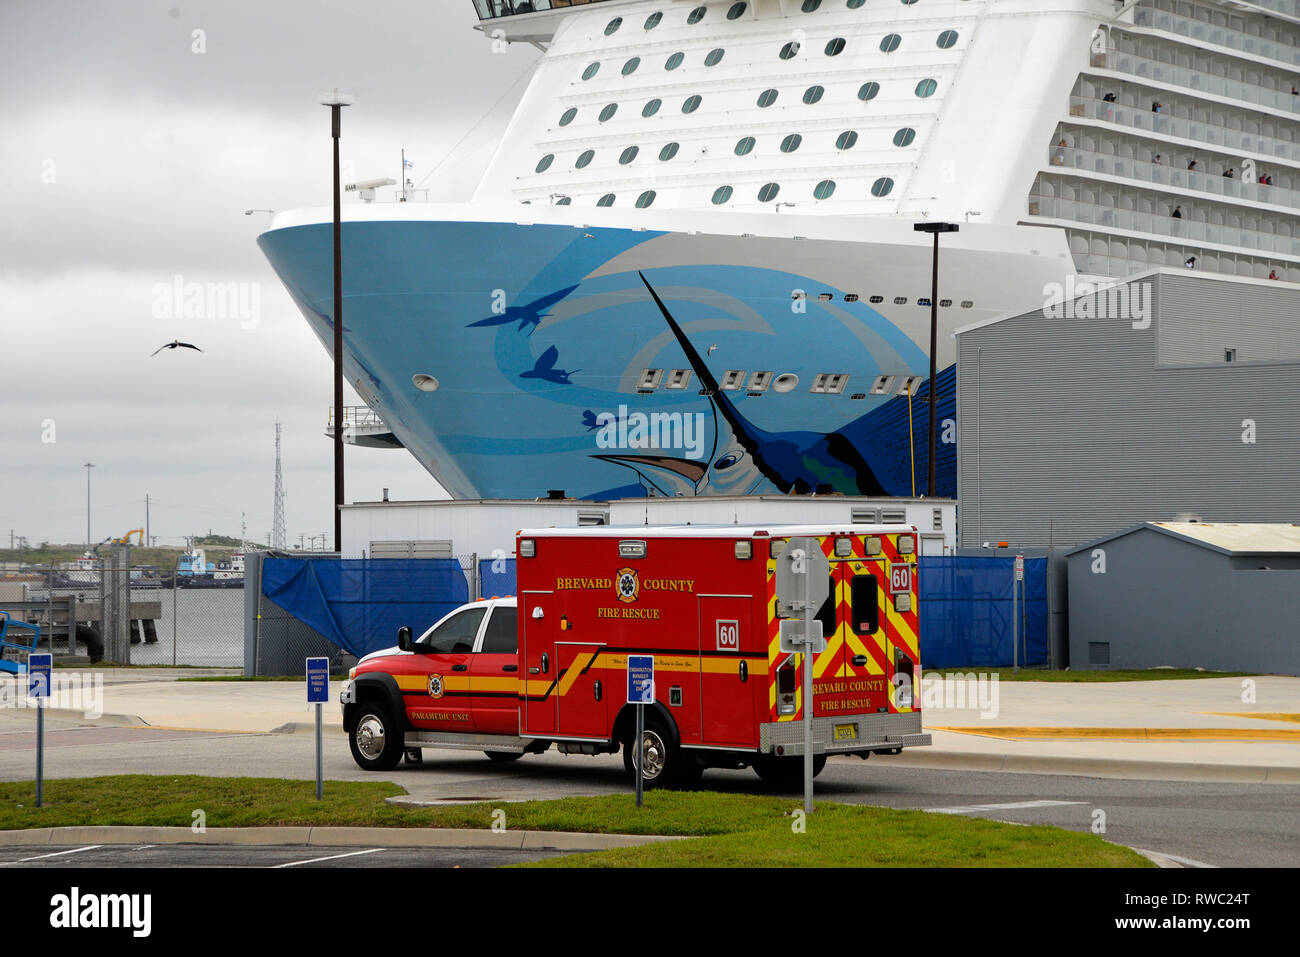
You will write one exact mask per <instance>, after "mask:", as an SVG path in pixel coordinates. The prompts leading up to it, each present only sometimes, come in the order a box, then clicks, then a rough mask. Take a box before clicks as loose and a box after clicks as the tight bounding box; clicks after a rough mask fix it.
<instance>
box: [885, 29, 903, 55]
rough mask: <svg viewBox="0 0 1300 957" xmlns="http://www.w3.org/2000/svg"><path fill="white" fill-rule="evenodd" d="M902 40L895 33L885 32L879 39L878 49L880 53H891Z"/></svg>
mask: <svg viewBox="0 0 1300 957" xmlns="http://www.w3.org/2000/svg"><path fill="white" fill-rule="evenodd" d="M902 42H903V38H902V37H900V36H899V35H898V34H897V33H889V34H886V35H885V36H884V37H882V38H881V40H880V50H881V52H882V53H893V52H894V51H895V50H897V49H898V47H899V45H900V44H901V43H902Z"/></svg>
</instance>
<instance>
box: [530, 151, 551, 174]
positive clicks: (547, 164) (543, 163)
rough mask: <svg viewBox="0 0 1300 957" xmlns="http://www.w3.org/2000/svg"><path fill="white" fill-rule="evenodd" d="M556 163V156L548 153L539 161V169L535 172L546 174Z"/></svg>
mask: <svg viewBox="0 0 1300 957" xmlns="http://www.w3.org/2000/svg"><path fill="white" fill-rule="evenodd" d="M554 162H555V154H554V153H547V154H546V155H545V156H543V157H542V158H541V159H539V160H538V161H537V169H536V170H535V172H538V173H545V172H546V171H547V170H548V169H550V168H551V164H552V163H554Z"/></svg>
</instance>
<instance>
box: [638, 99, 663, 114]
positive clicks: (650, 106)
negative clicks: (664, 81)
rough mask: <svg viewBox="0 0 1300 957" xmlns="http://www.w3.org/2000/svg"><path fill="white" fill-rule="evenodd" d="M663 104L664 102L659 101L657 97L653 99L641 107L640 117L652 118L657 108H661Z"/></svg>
mask: <svg viewBox="0 0 1300 957" xmlns="http://www.w3.org/2000/svg"><path fill="white" fill-rule="evenodd" d="M663 102H664V101H663V100H661V99H659V98H658V97H655V98H654V99H653V100H649V101H647V103H646V105H645V106H643V107H641V115H642V116H654V115H655V114H656V113H658V112H659V107H661V106H663Z"/></svg>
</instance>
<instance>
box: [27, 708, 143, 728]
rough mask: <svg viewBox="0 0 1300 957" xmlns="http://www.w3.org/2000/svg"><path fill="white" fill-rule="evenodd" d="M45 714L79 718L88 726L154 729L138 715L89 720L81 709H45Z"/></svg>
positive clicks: (105, 715) (110, 716)
mask: <svg viewBox="0 0 1300 957" xmlns="http://www.w3.org/2000/svg"><path fill="white" fill-rule="evenodd" d="M44 711H45V713H46V714H47V715H49V716H50V717H52V718H77V719H80V720H81V721H83V722H85V723H86V724H93V725H96V726H98V727H107V728H128V727H152V725H150V724H149V722H148V721H146V720H145V719H144V718H142V717H140V716H139V715H138V714H109V713H105V714H101V715H100V716H99V717H98V718H87V717H86V712H85V711H84V710H81V709H79V708H45V709H44Z"/></svg>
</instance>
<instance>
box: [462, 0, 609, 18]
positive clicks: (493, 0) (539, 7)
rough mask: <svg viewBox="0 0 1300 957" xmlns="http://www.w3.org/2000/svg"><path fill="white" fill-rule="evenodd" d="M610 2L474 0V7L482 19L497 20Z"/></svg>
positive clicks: (607, 0) (582, 0)
mask: <svg viewBox="0 0 1300 957" xmlns="http://www.w3.org/2000/svg"><path fill="white" fill-rule="evenodd" d="M609 2H610V0H474V9H475V10H477V11H478V18H479V19H480V20H496V19H499V18H501V17H517V16H520V15H522V14H525V13H541V12H543V11H546V10H564V9H568V8H569V7H581V6H584V5H586V4H588V3H609Z"/></svg>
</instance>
